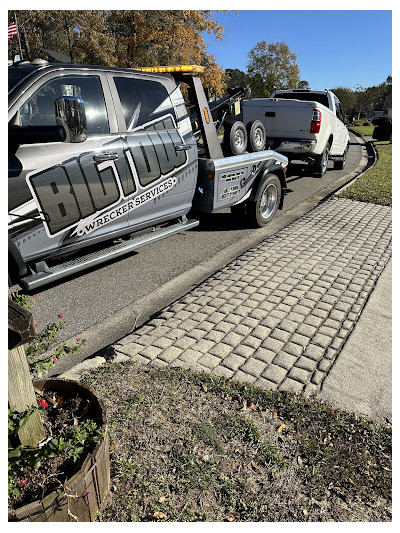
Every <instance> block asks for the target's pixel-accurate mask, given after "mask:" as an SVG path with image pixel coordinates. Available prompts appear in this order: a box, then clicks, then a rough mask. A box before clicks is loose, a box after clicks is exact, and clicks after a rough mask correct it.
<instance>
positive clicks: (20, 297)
mask: <svg viewBox="0 0 400 533" xmlns="http://www.w3.org/2000/svg"><path fill="white" fill-rule="evenodd" d="M11 299H12V300H13V301H14V302H15V303H17V304H18V305H20V306H21V307H24V308H25V309H27V310H28V311H30V310H31V307H32V304H33V296H29V294H23V293H22V294H20V292H19V291H16V292H13V293H12V294H11Z"/></svg>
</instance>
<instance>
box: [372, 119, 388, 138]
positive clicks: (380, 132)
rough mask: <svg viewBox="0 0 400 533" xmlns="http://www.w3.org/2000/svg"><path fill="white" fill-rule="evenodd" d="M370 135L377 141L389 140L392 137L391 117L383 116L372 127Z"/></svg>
mask: <svg viewBox="0 0 400 533" xmlns="http://www.w3.org/2000/svg"><path fill="white" fill-rule="evenodd" d="M372 137H373V138H374V139H376V140H377V141H390V139H391V138H392V119H391V117H384V119H383V120H381V121H380V122H379V124H378V125H377V126H375V128H374V132H373V134H372Z"/></svg>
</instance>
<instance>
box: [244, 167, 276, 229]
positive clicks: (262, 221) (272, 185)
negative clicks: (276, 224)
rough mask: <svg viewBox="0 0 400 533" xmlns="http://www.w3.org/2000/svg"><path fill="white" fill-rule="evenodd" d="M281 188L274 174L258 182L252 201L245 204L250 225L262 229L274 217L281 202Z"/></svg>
mask: <svg viewBox="0 0 400 533" xmlns="http://www.w3.org/2000/svg"><path fill="white" fill-rule="evenodd" d="M281 195H282V186H281V182H280V180H279V178H278V176H276V175H275V174H267V175H266V176H265V177H264V178H263V179H262V180H261V182H260V185H259V186H258V190H257V193H256V196H255V198H254V200H253V201H249V202H247V216H248V219H249V221H250V223H251V224H252V225H255V226H258V227H260V228H262V227H263V226H266V225H267V224H268V222H269V221H270V220H271V219H272V218H273V217H274V215H275V213H276V210H277V209H278V206H279V204H280V201H281Z"/></svg>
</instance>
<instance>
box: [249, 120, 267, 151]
mask: <svg viewBox="0 0 400 533" xmlns="http://www.w3.org/2000/svg"><path fill="white" fill-rule="evenodd" d="M247 133H248V138H249V141H248V146H247V149H248V151H249V152H260V151H261V150H264V146H265V128H264V126H263V123H262V122H261V121H260V120H255V121H254V122H250V124H248V126H247Z"/></svg>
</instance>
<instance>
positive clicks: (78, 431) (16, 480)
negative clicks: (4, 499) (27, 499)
mask: <svg viewBox="0 0 400 533" xmlns="http://www.w3.org/2000/svg"><path fill="white" fill-rule="evenodd" d="M37 409H38V408H36V407H31V408H29V409H27V410H26V411H24V412H21V413H17V412H16V411H15V409H14V407H10V408H9V410H8V439H9V448H8V495H9V497H10V498H11V499H13V498H17V497H18V496H19V494H20V489H19V487H20V486H21V484H24V483H25V482H26V481H25V480H23V476H24V474H26V472H27V469H29V468H31V469H32V468H33V469H34V470H38V469H39V468H40V466H41V464H42V463H43V461H44V460H46V459H50V458H52V457H58V456H60V455H65V456H66V457H67V458H69V459H72V461H73V462H76V461H77V460H78V459H79V458H80V457H81V456H82V454H83V453H84V451H85V449H86V450H87V449H88V448H89V447H91V446H93V445H95V444H97V443H98V442H100V440H101V439H102V438H103V430H102V429H101V428H99V427H98V426H97V424H96V422H94V421H93V420H90V419H87V420H85V421H84V422H82V423H81V424H78V425H76V426H72V427H67V428H65V430H64V431H63V432H62V434H60V435H59V436H58V437H53V438H52V439H50V440H49V441H48V442H47V443H46V444H45V445H44V446H42V447H39V448H29V447H24V446H22V445H20V444H18V445H16V446H13V443H15V442H16V439H15V437H16V436H17V435H18V431H19V429H20V428H21V427H22V426H23V425H24V424H25V422H26V421H27V420H28V418H29V416H30V415H31V414H32V412H33V411H35V410H37Z"/></svg>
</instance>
